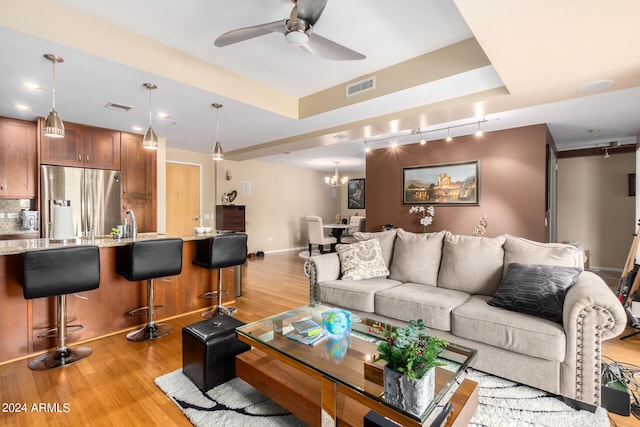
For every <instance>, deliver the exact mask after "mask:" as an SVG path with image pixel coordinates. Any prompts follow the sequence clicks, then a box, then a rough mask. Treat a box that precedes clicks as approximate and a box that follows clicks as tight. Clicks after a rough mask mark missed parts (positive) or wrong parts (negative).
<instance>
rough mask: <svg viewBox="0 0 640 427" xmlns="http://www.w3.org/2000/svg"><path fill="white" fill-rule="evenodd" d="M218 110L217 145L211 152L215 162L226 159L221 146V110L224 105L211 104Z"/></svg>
mask: <svg viewBox="0 0 640 427" xmlns="http://www.w3.org/2000/svg"><path fill="white" fill-rule="evenodd" d="M211 106H212V107H213V108H215V109H216V143H215V144H214V146H213V150H212V151H211V158H212V159H213V160H222V159H224V151H222V145H220V109H221V108H222V104H211Z"/></svg>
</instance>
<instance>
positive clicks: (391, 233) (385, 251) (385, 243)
mask: <svg viewBox="0 0 640 427" xmlns="http://www.w3.org/2000/svg"><path fill="white" fill-rule="evenodd" d="M398 230H399V229H397V228H394V229H392V230H387V231H380V232H377V233H362V232H357V233H353V237H354V238H355V239H356V240H357V241H363V240H369V239H378V242H380V249H381V250H382V259H384V264H385V265H386V266H387V268H389V266H390V265H391V260H392V258H393V245H394V242H395V241H396V232H397V231H398Z"/></svg>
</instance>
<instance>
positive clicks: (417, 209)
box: [409, 205, 436, 233]
mask: <svg viewBox="0 0 640 427" xmlns="http://www.w3.org/2000/svg"><path fill="white" fill-rule="evenodd" d="M409 213H410V214H414V213H417V214H421V215H422V216H421V217H420V225H422V232H423V233H426V232H427V229H428V228H429V226H430V225H431V223H432V222H433V217H434V216H435V214H436V210H435V208H434V207H433V206H431V205H430V206H427V207H426V208H425V207H424V206H411V207H410V208H409Z"/></svg>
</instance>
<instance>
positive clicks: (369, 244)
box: [336, 239, 389, 280]
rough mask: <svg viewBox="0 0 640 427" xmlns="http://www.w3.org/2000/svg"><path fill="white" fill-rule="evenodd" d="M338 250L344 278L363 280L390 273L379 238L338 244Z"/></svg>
mask: <svg viewBox="0 0 640 427" xmlns="http://www.w3.org/2000/svg"><path fill="white" fill-rule="evenodd" d="M336 251H337V252H338V256H339V257H340V270H341V272H342V280H363V279H372V278H374V277H386V276H388V275H389V270H388V269H387V267H386V266H385V265H384V260H383V259H382V250H381V249H380V242H378V239H369V240H365V241H363V242H356V243H351V244H348V245H336Z"/></svg>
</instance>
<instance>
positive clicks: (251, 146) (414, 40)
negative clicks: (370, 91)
mask: <svg viewBox="0 0 640 427" xmlns="http://www.w3.org/2000/svg"><path fill="white" fill-rule="evenodd" d="M291 8H292V4H291V2H290V1H288V0H244V1H242V2H237V1H232V0H189V1H182V2H175V1H168V0H137V1H135V2H131V1H127V0H94V1H91V2H87V1H82V0H57V1H53V0H29V1H21V2H2V3H0V49H1V50H2V52H3V54H2V56H0V69H2V76H3V78H2V80H1V81H0V115H2V116H9V117H16V118H24V119H29V120H32V119H35V118H36V117H38V116H45V115H46V114H47V112H48V110H49V109H50V107H51V65H50V63H48V62H47V61H46V60H45V59H44V58H43V57H42V55H43V54H45V53H54V54H57V55H59V56H62V57H63V58H64V59H65V62H64V63H62V64H59V65H58V66H56V109H57V110H58V112H59V113H60V115H61V117H62V119H63V120H65V121H71V122H79V123H87V124H92V125H95V126H102V127H108V128H114V129H120V130H126V131H131V128H132V126H135V125H137V126H141V127H143V128H146V126H147V125H148V110H147V102H148V94H147V91H146V89H145V88H144V87H143V86H142V83H144V82H152V83H155V84H157V85H158V90H156V91H154V92H153V93H152V110H153V112H154V114H156V113H160V112H164V113H167V114H169V115H171V118H170V119H159V118H154V121H153V127H154V129H155V130H156V132H157V133H158V135H160V136H162V137H165V138H166V139H167V145H168V146H169V147H172V148H180V149H186V150H193V151H201V152H208V151H210V150H211V147H212V145H213V142H214V141H215V109H213V108H212V107H211V104H212V103H214V102H219V103H222V104H224V108H223V109H222V110H221V111H220V140H221V142H222V145H223V147H224V149H225V153H226V154H227V158H229V159H232V160H233V159H237V160H242V159H248V158H259V159H261V160H265V161H273V162H278V163H285V164H292V165H296V166H302V167H309V168H314V169H319V170H326V171H331V170H332V167H333V166H332V163H331V162H332V161H333V160H338V161H340V162H341V163H340V165H341V170H343V168H344V171H361V170H362V169H363V167H364V153H363V151H364V144H363V141H364V140H365V138H367V139H369V140H372V141H373V142H371V143H370V145H371V147H372V148H378V147H382V146H384V145H386V144H388V142H389V141H388V139H383V138H382V137H383V136H385V135H389V134H390V133H392V132H395V133H396V134H397V135H398V141H399V142H400V143H410V142H415V141H417V140H418V139H419V136H417V135H410V133H411V130H412V129H416V128H418V127H419V128H420V129H421V130H423V131H427V133H426V134H424V136H426V137H427V138H428V139H439V138H444V137H445V136H446V133H447V131H446V130H445V131H439V132H429V130H432V129H442V128H446V127H447V126H455V125H458V124H464V123H473V122H474V121H475V120H477V118H476V117H477V116H478V114H479V116H478V117H482V116H483V115H484V117H485V118H486V119H487V121H486V122H484V123H483V124H482V126H483V130H485V131H490V130H499V129H505V128H511V127H517V126H525V125H530V124H537V123H548V124H549V128H550V130H551V133H552V135H553V137H554V140H555V141H556V143H557V145H558V147H559V149H561V150H568V149H575V148H586V147H593V146H604V145H607V144H608V143H609V142H610V141H614V140H619V141H621V142H622V143H625V144H626V143H635V139H636V134H637V133H638V131H639V130H640V26H638V25H637V16H640V2H636V1H634V0H610V1H608V2H606V3H605V2H602V1H600V0H565V1H563V2H557V1H554V0H520V1H518V2H513V1H509V0H484V1H482V2H479V1H474V0H455V1H454V0H430V1H425V0H403V1H401V2H398V1H393V0H340V1H336V0H332V1H328V3H327V6H326V8H325V10H324V12H323V15H322V16H321V18H320V19H319V21H318V23H317V25H316V26H315V27H314V32H315V33H317V34H320V35H322V36H324V37H326V38H329V39H331V40H333V41H335V42H337V43H340V44H342V45H345V46H347V47H349V48H350V49H353V50H355V51H358V52H361V53H363V54H364V55H366V57H367V58H366V59H365V60H362V61H330V60H325V59H321V58H317V57H314V56H312V55H310V54H309V53H306V52H304V51H303V50H302V49H299V48H295V47H293V46H291V45H288V44H287V43H286V41H285V40H284V38H283V37H282V35H281V34H275V33H274V34H269V35H265V36H262V37H259V38H255V39H251V40H247V41H244V42H241V43H238V44H234V45H230V46H226V47H224V48H218V47H215V46H214V45H213V42H214V40H215V39H216V38H217V37H218V36H219V35H221V34H223V33H225V32H227V31H230V30H233V29H236V28H240V27H246V26H252V25H258V24H261V23H267V22H271V21H275V20H278V19H286V18H288V16H289V13H290V11H291ZM35 10H38V13H33V12H34V11H35ZM52 17H53V19H52ZM471 37H475V38H476V39H477V41H478V43H479V44H480V46H481V47H482V49H483V50H484V53H485V54H486V56H487V57H488V59H489V61H490V64H489V65H484V66H478V67H475V68H472V69H468V70H466V71H464V72H460V73H458V74H454V75H450V76H446V77H443V78H438V79H436V80H433V81H427V82H422V83H419V84H416V85H415V86H413V85H409V86H410V87H408V88H406V89H399V90H397V91H395V92H391V93H388V94H385V95H383V96H377V97H373V98H372V99H368V100H365V101H362V102H357V103H355V104H352V105H348V106H343V107H340V108H334V109H329V110H328V111H325V112H321V113H319V114H315V115H311V116H309V117H306V118H300V119H299V118H298V100H299V99H300V98H302V97H305V96H313V95H314V94H316V93H318V92H321V91H323V90H325V89H327V88H330V87H332V86H336V85H341V84H343V83H344V82H347V81H349V80H354V79H356V80H357V79H358V78H359V77H361V76H364V75H369V74H375V73H376V72H377V71H379V70H382V69H384V68H386V67H392V66H394V64H398V63H400V62H402V61H407V60H410V59H412V58H416V57H420V56H421V55H425V54H428V53H429V52H433V51H434V50H437V49H441V48H447V46H450V45H452V44H454V43H457V42H460V41H463V40H466V39H469V38H471ZM436 65H437V64H436ZM602 79H611V80H613V81H614V84H613V85H612V86H611V87H609V88H607V89H605V90H602V91H598V92H593V93H585V92H580V91H579V87H580V86H582V85H584V84H586V83H589V82H591V81H595V80H602ZM25 81H29V82H36V83H39V84H41V85H43V86H44V88H45V89H44V90H43V91H40V92H31V91H27V90H25V89H23V88H21V87H20V86H19V83H20V82H25ZM109 101H112V102H117V103H120V104H125V105H129V106H132V107H134V110H132V111H131V112H128V113H123V112H119V111H113V110H108V109H105V108H104V107H103V106H104V105H105V104H106V103H107V102H109ZM15 104H23V105H28V106H30V107H31V108H32V111H31V112H19V111H17V110H15V109H14V105H15ZM407 110H410V111H409V113H407ZM396 112H398V113H396ZM453 129H454V130H453V131H452V133H454V135H455V134H462V133H464V134H469V133H472V132H474V131H475V126H465V127H459V128H453ZM589 129H601V131H600V132H598V133H589V132H588V130H589ZM376 140H377V141H376ZM285 152H288V153H289V154H284V153H285Z"/></svg>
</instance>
